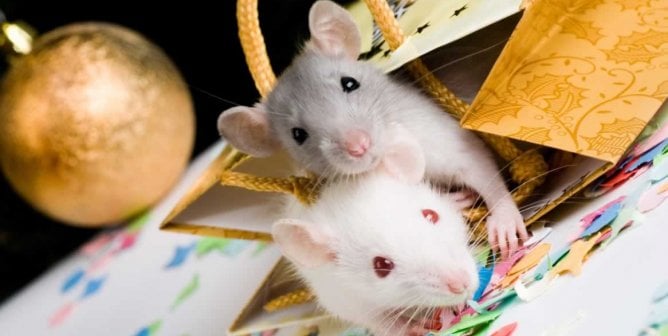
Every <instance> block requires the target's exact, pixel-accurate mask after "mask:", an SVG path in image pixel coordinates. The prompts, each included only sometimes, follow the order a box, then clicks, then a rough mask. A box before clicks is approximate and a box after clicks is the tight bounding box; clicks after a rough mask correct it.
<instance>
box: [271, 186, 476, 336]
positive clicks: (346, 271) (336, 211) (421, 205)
mask: <svg viewBox="0 0 668 336" xmlns="http://www.w3.org/2000/svg"><path fill="white" fill-rule="evenodd" d="M423 209H432V210H434V211H436V212H437V213H438V214H439V216H440V220H439V222H438V223H436V224H432V223H431V222H429V221H428V220H427V219H425V218H424V217H423V216H422V210H423ZM287 215H288V217H291V218H298V219H299V220H301V221H303V222H307V223H310V226H308V229H309V230H310V231H311V232H312V233H313V234H314V235H317V236H318V237H321V238H322V237H325V238H324V239H325V241H327V242H328V243H327V244H328V245H329V249H330V250H331V251H332V252H333V253H334V255H335V258H334V259H333V261H330V262H327V263H324V264H323V265H321V266H317V267H304V266H297V269H298V271H299V274H300V275H301V276H302V277H303V278H304V279H305V280H306V282H307V283H308V285H309V286H310V287H311V288H312V289H313V291H314V292H315V293H316V295H317V297H318V299H319V303H320V304H321V305H322V306H323V307H324V308H325V309H327V310H328V311H330V312H332V313H333V314H335V315H337V316H339V317H341V318H343V319H346V320H349V321H353V322H356V323H360V324H363V325H365V326H369V327H371V328H372V329H374V330H375V331H376V332H387V334H388V335H398V332H399V330H400V329H402V328H407V326H406V325H405V324H402V323H400V322H397V321H394V320H393V319H391V318H390V317H396V316H390V315H388V313H389V312H390V311H392V310H396V311H397V312H399V311H401V309H403V308H407V307H409V306H422V307H439V306H452V305H458V304H462V303H464V302H465V300H466V299H467V298H470V297H471V295H472V293H473V291H475V289H476V288H477V283H478V282H477V271H476V266H475V262H474V260H473V257H472V255H471V253H470V251H469V248H468V246H467V243H466V241H467V239H466V235H467V228H466V226H465V224H464V222H463V220H462V219H461V216H460V215H459V213H458V210H457V208H456V207H455V206H454V204H453V203H452V201H451V200H449V199H448V198H447V197H445V196H441V195H439V193H438V192H437V191H435V190H432V189H431V187H430V186H428V185H426V184H405V183H401V182H398V181H397V180H396V179H393V178H390V177H387V176H385V175H383V174H373V175H369V176H364V177H362V178H357V179H350V180H348V181H344V182H339V183H336V184H332V185H329V186H327V187H326V188H325V189H324V190H323V192H322V194H321V196H320V198H319V200H318V202H317V203H316V204H314V205H312V206H310V207H304V206H302V205H301V204H299V203H297V202H296V201H294V200H293V199H292V198H290V201H289V204H288V206H287ZM279 241H280V239H279ZM282 244H285V242H284V241H282V242H281V243H280V244H279V245H282ZM375 256H382V257H386V258H390V259H392V260H393V261H394V263H395V268H394V270H393V271H392V272H391V273H390V274H389V275H388V276H387V277H386V278H379V277H378V276H377V275H376V274H375V272H374V268H373V258H374V257H375ZM293 261H294V262H295V264H297V265H298V264H299V261H297V260H293ZM455 269H460V270H463V271H465V272H466V273H467V274H469V276H470V279H471V285H470V287H469V290H468V291H467V292H466V293H465V294H460V295H454V294H452V293H449V292H447V291H444V290H443V289H442V287H441V288H439V287H438V286H439V282H438V280H437V277H436V274H435V273H436V270H438V271H439V274H442V273H443V272H449V271H451V270H455ZM390 322H395V323H390ZM404 331H405V330H404Z"/></svg>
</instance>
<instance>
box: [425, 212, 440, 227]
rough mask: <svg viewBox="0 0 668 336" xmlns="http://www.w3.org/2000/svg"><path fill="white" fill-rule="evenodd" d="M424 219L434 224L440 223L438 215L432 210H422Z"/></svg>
mask: <svg viewBox="0 0 668 336" xmlns="http://www.w3.org/2000/svg"><path fill="white" fill-rule="evenodd" d="M422 217H424V218H426V219H427V220H428V221H430V222H432V223H433V224H436V223H438V214H437V213H436V211H434V210H432V209H422Z"/></svg>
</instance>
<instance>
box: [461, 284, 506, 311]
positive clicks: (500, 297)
mask: <svg viewBox="0 0 668 336" xmlns="http://www.w3.org/2000/svg"><path fill="white" fill-rule="evenodd" d="M516 295H517V293H516V292H515V288H513V287H510V288H507V289H505V290H504V291H503V292H501V293H500V294H498V295H496V296H495V297H493V298H490V299H488V300H486V301H485V302H483V303H480V304H479V303H477V302H475V301H472V300H469V301H468V304H469V306H471V308H473V310H475V311H476V312H478V313H480V312H483V311H485V310H487V308H489V307H490V306H492V305H494V304H496V303H499V302H503V301H505V300H506V299H508V298H511V297H514V296H516Z"/></svg>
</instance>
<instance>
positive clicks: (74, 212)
mask: <svg viewBox="0 0 668 336" xmlns="http://www.w3.org/2000/svg"><path fill="white" fill-rule="evenodd" d="M0 85H1V86H0V164H1V166H2V170H3V171H4V173H5V174H6V176H7V178H8V180H9V181H10V183H11V184H12V186H13V187H14V188H15V189H16V190H17V192H18V193H19V194H20V195H22V196H23V197H24V198H26V199H27V200H28V201H29V202H30V203H31V204H32V205H33V206H35V207H36V208H37V209H39V210H41V211H43V212H44V213H46V214H48V215H50V216H52V217H54V218H56V219H59V220H62V221H65V222H68V223H71V224H74V225H80V226H102V225H107V224H114V223H117V222H119V221H121V220H123V219H125V218H127V217H129V216H131V215H133V214H136V213H138V212H139V211H141V210H143V209H146V208H147V207H148V206H150V205H151V204H153V203H154V202H156V201H157V200H158V199H159V198H161V197H162V196H164V195H165V194H166V192H167V191H168V190H169V189H170V187H171V186H172V185H173V184H174V183H175V182H176V181H177V179H178V177H179V176H180V174H181V173H182V172H183V170H184V168H185V166H186V164H187V162H188V159H189V156H190V153H191V150H192V146H193V140H194V127H195V126H194V113H193V105H192V101H191V98H190V94H189V93H188V90H187V86H186V84H185V83H184V81H183V79H182V77H181V76H180V74H179V72H178V70H177V69H176V67H175V66H174V65H173V64H172V62H171V61H170V60H169V58H168V57H167V56H166V55H165V54H164V53H163V52H162V51H161V50H160V49H159V48H158V47H156V46H155V45H153V44H152V43H151V42H149V41H147V40H146V39H144V38H143V37H142V36H140V35H138V34H137V33H135V32H133V31H131V30H128V29H126V28H123V27H120V26H116V25H111V24H106V23H79V24H72V25H68V26H64V27H60V28H58V29H56V30H53V31H51V32H48V33H46V34H45V35H43V36H41V37H39V38H37V39H36V40H35V41H34V43H33V44H32V46H31V50H30V52H29V53H27V54H26V55H23V56H16V57H14V58H12V63H11V67H10V69H9V70H8V72H7V73H6V75H5V78H4V80H3V82H2V83H1V84H0Z"/></svg>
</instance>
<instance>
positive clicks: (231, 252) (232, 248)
mask: <svg viewBox="0 0 668 336" xmlns="http://www.w3.org/2000/svg"><path fill="white" fill-rule="evenodd" d="M249 245H250V242H249V241H246V240H237V239H235V240H230V242H229V244H227V245H226V246H225V248H224V249H223V251H222V253H223V254H224V255H226V256H229V257H234V256H237V255H239V253H241V252H243V250H244V249H246V248H247V247H248V246H249Z"/></svg>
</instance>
